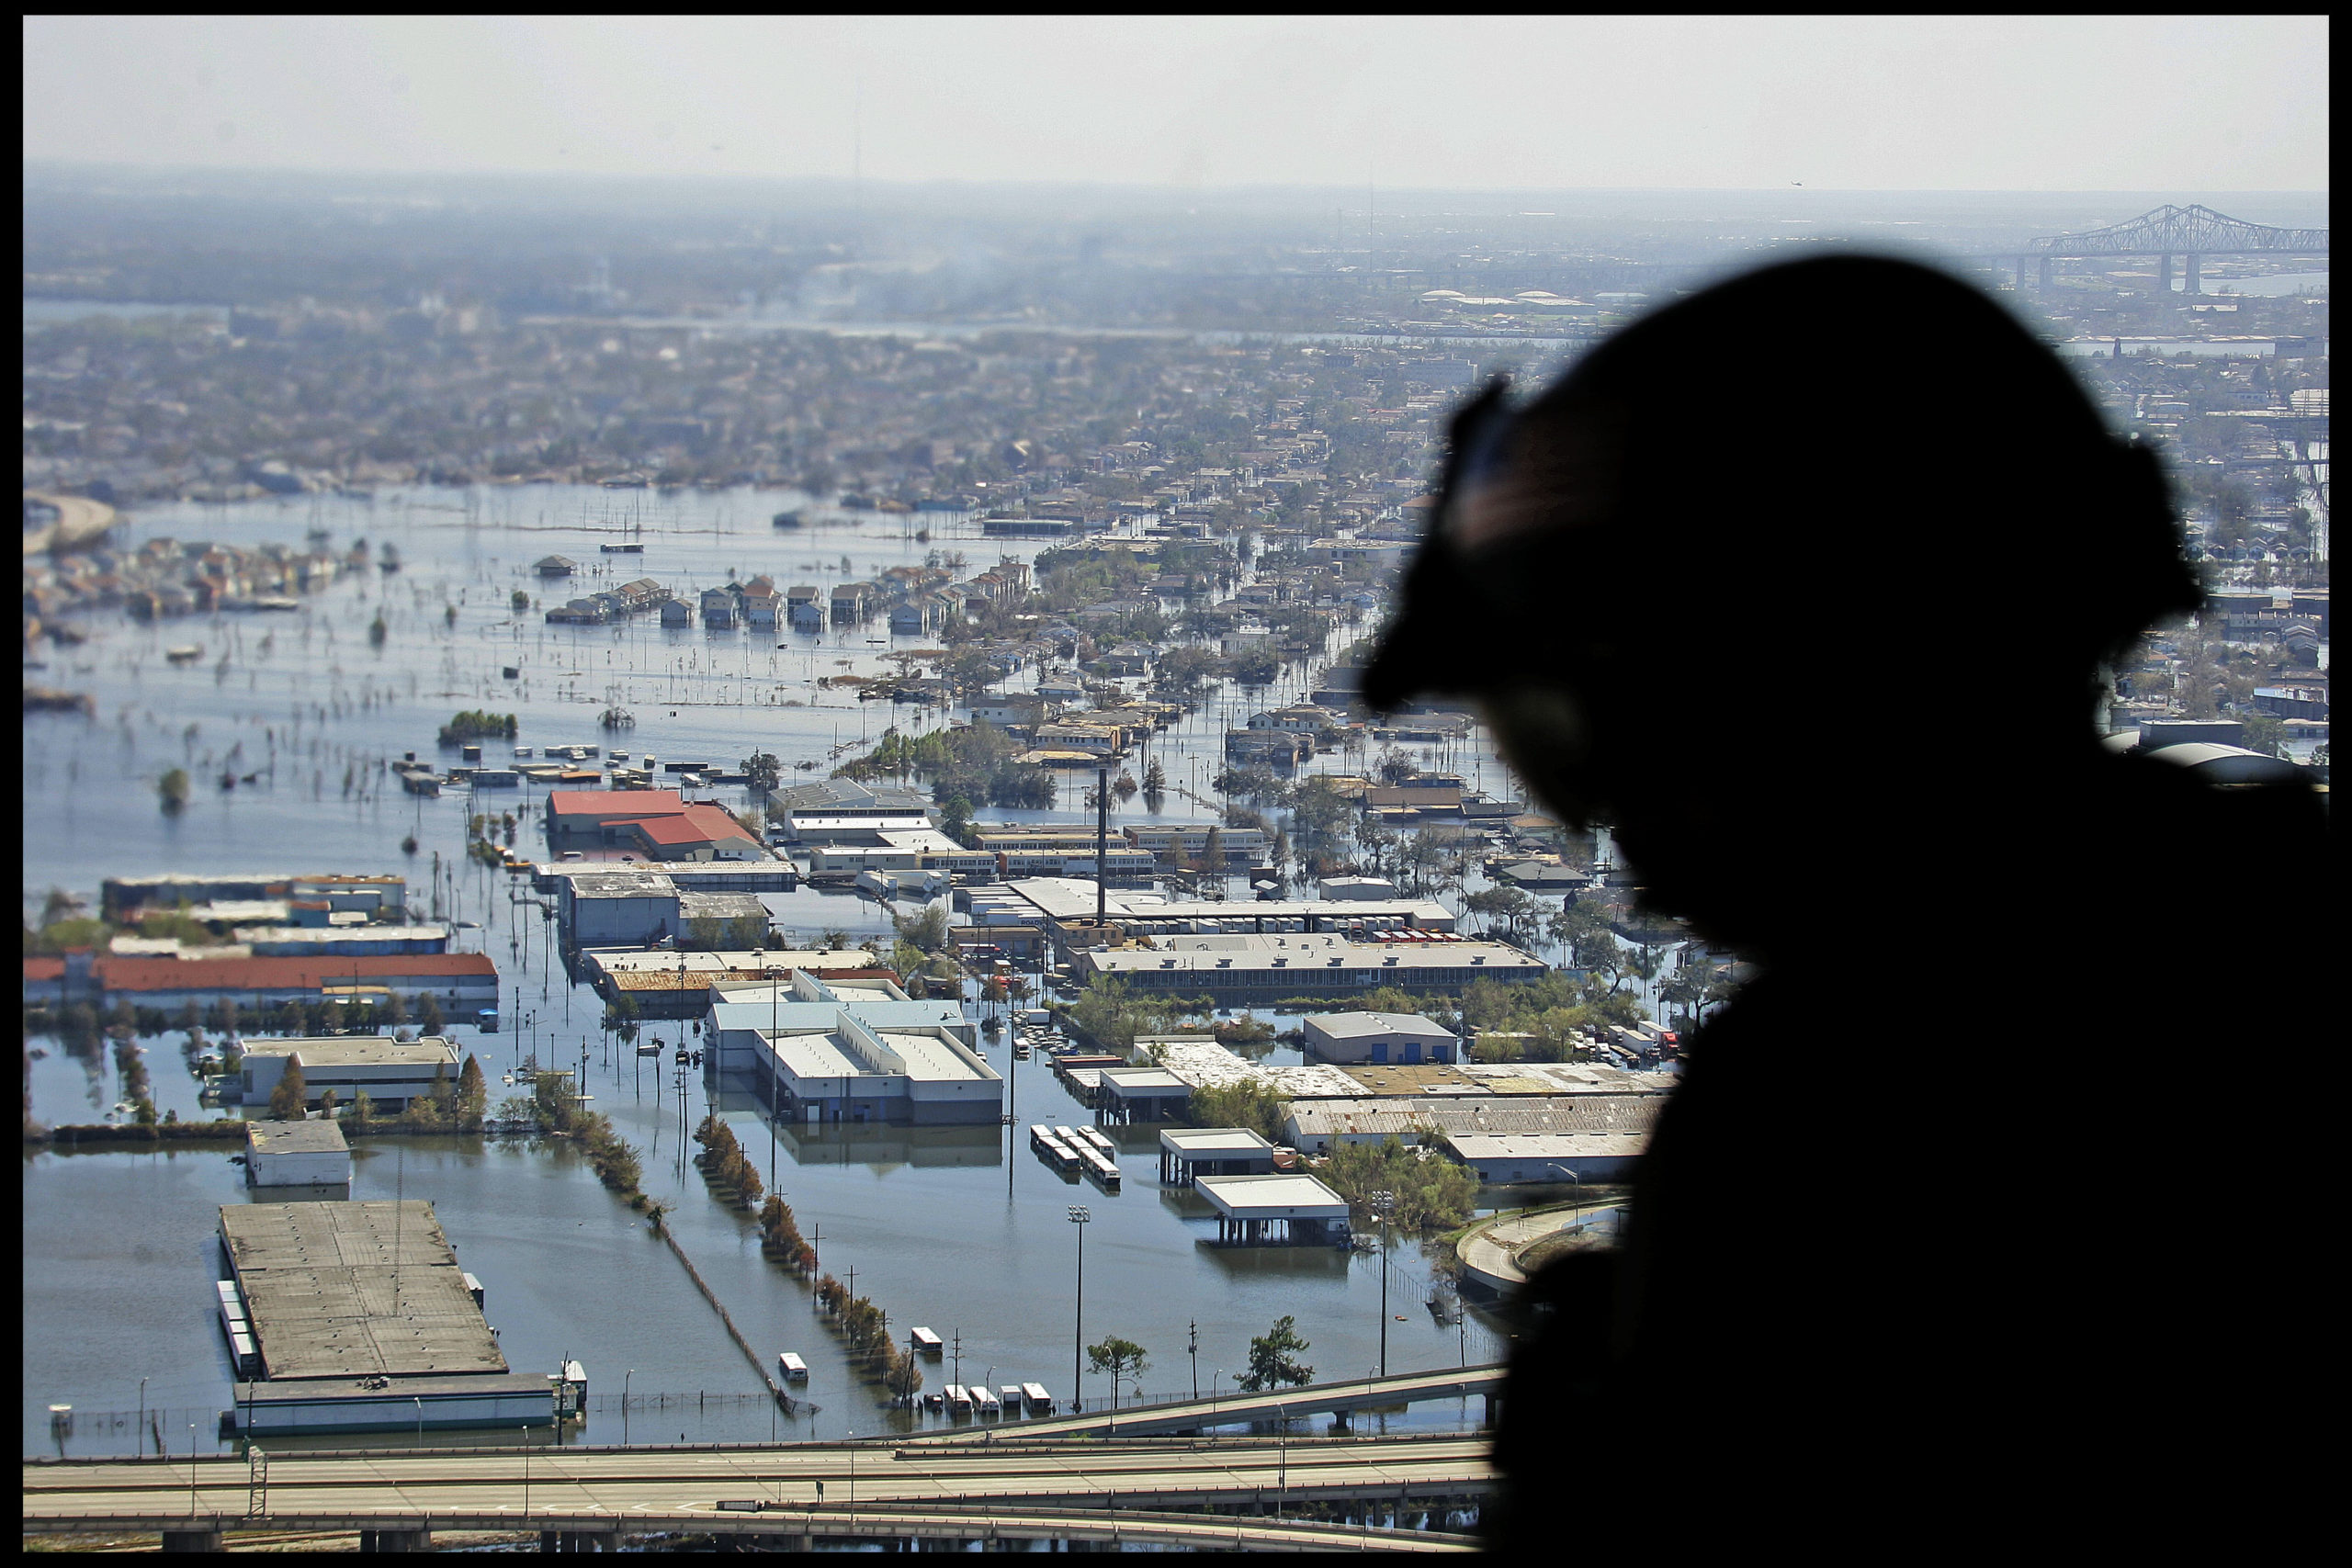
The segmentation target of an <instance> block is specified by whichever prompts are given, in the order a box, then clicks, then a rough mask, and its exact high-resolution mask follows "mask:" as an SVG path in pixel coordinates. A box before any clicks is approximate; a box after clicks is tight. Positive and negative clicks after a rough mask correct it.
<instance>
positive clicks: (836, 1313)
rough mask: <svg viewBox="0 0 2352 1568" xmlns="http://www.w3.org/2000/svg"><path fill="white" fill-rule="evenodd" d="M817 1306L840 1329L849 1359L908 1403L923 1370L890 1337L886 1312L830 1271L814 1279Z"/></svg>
mask: <svg viewBox="0 0 2352 1568" xmlns="http://www.w3.org/2000/svg"><path fill="white" fill-rule="evenodd" d="M817 1305H818V1307H819V1309H820V1311H823V1312H825V1313H827V1314H830V1315H831V1318H832V1320H833V1324H834V1326H835V1327H837V1328H838V1329H840V1330H841V1335H842V1339H843V1340H845V1341H846V1342H847V1344H848V1347H849V1354H850V1359H851V1361H852V1362H853V1363H854V1364H856V1365H860V1366H863V1367H865V1369H866V1370H867V1371H869V1372H871V1373H873V1374H875V1375H876V1376H878V1377H879V1378H880V1379H881V1380H882V1382H883V1385H884V1386H885V1387H887V1388H889V1389H892V1390H894V1391H896V1392H897V1393H898V1394H899V1397H900V1398H902V1399H905V1400H907V1401H908V1402H910V1403H911V1402H912V1401H913V1399H914V1396H915V1395H916V1394H917V1393H920V1392H921V1391H922V1368H920V1367H918V1366H916V1365H915V1359H914V1355H913V1353H912V1352H911V1351H908V1350H902V1349H900V1348H899V1347H898V1345H897V1344H895V1343H894V1342H893V1341H892V1340H891V1337H890V1320H889V1314H887V1313H885V1312H884V1311H883V1310H882V1309H881V1308H880V1307H877V1306H876V1305H875V1304H874V1303H873V1301H872V1300H871V1299H870V1298H868V1297H865V1296H853V1295H851V1294H850V1293H849V1287H847V1286H846V1285H843V1284H842V1282H841V1281H840V1280H836V1279H834V1278H833V1277H832V1276H831V1274H828V1275H826V1276H825V1277H824V1278H822V1279H820V1280H818V1281H817Z"/></svg>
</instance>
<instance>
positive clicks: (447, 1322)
mask: <svg viewBox="0 0 2352 1568" xmlns="http://www.w3.org/2000/svg"><path fill="white" fill-rule="evenodd" d="M220 1251H221V1256H222V1258H224V1259H225V1261H226V1262H227V1264H228V1267H229V1272H230V1276H231V1277H230V1280H229V1281H227V1282H228V1283H229V1284H230V1285H231V1286H232V1289H231V1290H229V1291H227V1292H221V1301H220V1306H221V1312H222V1314H223V1323H224V1325H227V1324H229V1323H230V1321H231V1317H230V1314H232V1311H233V1313H234V1314H235V1317H236V1320H237V1321H238V1322H240V1323H241V1324H242V1325H243V1329H242V1332H243V1333H244V1334H245V1335H246V1336H247V1337H249V1339H250V1341H251V1343H252V1344H253V1346H254V1364H253V1365H251V1366H248V1367H245V1368H241V1371H243V1372H246V1373H249V1374H254V1375H257V1376H258V1377H259V1378H260V1379H262V1380H266V1381H259V1382H240V1383H239V1384H238V1386H237V1405H236V1408H235V1409H234V1410H232V1411H229V1412H224V1419H225V1422H226V1424H228V1425H230V1426H232V1427H233V1428H234V1429H236V1430H238V1431H241V1432H244V1433H247V1434H249V1435H254V1436H266V1435H269V1434H272V1433H292V1432H322V1431H324V1432H333V1431H368V1430H376V1431H382V1430H398V1429H402V1428H409V1427H419V1428H427V1427H429V1428H445V1429H446V1428H448V1427H518V1426H547V1425H548V1424H549V1423H551V1422H553V1421H555V1420H556V1419H557V1418H558V1415H559V1411H560V1409H564V1408H569V1409H572V1410H577V1409H579V1408H581V1407H582V1404H581V1402H582V1399H583V1398H584V1395H585V1393H586V1377H585V1374H584V1373H583V1372H580V1371H578V1369H577V1367H576V1364H575V1365H574V1366H572V1367H568V1368H566V1369H565V1371H564V1372H563V1373H562V1374H561V1375H560V1376H555V1377H548V1376H541V1377H529V1376H524V1375H518V1374H516V1373H515V1372H514V1371H512V1370H511V1369H510V1368H509V1367H508V1365H507V1362H506V1358H505V1357H504V1356H503V1355H502V1354H501V1353H500V1351H499V1348H498V1341H497V1338H496V1337H495V1336H494V1335H492V1332H491V1329H490V1325H488V1323H487V1322H485V1321H484V1319H483V1317H482V1311H481V1304H480V1303H479V1302H478V1301H477V1300H476V1298H475V1295H474V1292H473V1291H472V1289H471V1288H470V1287H469V1276H467V1275H466V1274H465V1273H463V1272H462V1271H461V1270H460V1269H458V1259H457V1254H456V1253H455V1252H454V1251H453V1250H452V1249H451V1247H450V1246H449V1241H448V1237H447V1235H444V1234H443V1232H442V1229H441V1224H440V1222H439V1221H438V1220H437V1219H435V1217H434V1213H433V1205H432V1204H431V1203H429V1202H425V1201H422V1200H416V1199H411V1200H409V1201H404V1202H401V1201H367V1202H357V1203H350V1202H333V1203H254V1204H231V1205H223V1206H222V1207H221V1209H220Z"/></svg>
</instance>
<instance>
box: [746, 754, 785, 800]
mask: <svg viewBox="0 0 2352 1568" xmlns="http://www.w3.org/2000/svg"><path fill="white" fill-rule="evenodd" d="M743 782H744V783H745V784H748V785H750V786H751V790H752V799H754V800H764V799H765V798H767V795H768V792H769V791H771V790H773V789H775V787H776V786H777V785H778V784H782V783H783V782H784V761H783V760H782V759H781V758H779V757H777V756H776V755H775V753H774V752H770V751H754V752H752V754H751V755H750V756H748V757H746V758H744V759H743Z"/></svg>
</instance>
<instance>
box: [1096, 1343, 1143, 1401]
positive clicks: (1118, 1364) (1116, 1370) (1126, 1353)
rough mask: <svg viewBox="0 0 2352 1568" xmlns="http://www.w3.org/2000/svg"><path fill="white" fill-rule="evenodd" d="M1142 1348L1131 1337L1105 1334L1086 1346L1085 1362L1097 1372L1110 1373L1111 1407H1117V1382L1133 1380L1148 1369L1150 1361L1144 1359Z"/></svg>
mask: <svg viewBox="0 0 2352 1568" xmlns="http://www.w3.org/2000/svg"><path fill="white" fill-rule="evenodd" d="M1145 1354H1146V1352H1145V1350H1144V1348H1143V1347H1142V1346H1140V1345H1138V1344H1136V1342H1135V1341H1134V1340H1132V1339H1122V1338H1120V1337H1118V1336H1117V1335H1115V1334H1113V1335H1107V1336H1105V1337H1103V1340H1102V1342H1101V1343H1100V1344H1095V1345H1089V1346H1088V1347H1087V1348H1086V1364H1087V1365H1088V1366H1090V1367H1091V1368H1093V1369H1094V1371H1096V1372H1098V1373H1101V1372H1108V1373H1110V1374H1111V1408H1112V1409H1113V1410H1116V1409H1118V1408H1119V1383H1120V1381H1121V1380H1122V1379H1127V1380H1133V1379H1134V1378H1135V1377H1136V1374H1137V1373H1140V1372H1145V1371H1149V1370H1150V1369H1151V1363H1150V1362H1149V1361H1148V1360H1147V1359H1145Z"/></svg>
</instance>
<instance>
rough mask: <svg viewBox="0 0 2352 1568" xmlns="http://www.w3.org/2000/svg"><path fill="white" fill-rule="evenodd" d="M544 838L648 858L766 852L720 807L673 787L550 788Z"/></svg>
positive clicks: (740, 856)
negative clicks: (693, 799) (685, 795)
mask: <svg viewBox="0 0 2352 1568" xmlns="http://www.w3.org/2000/svg"><path fill="white" fill-rule="evenodd" d="M547 821H548V842H550V843H551V844H553V845H554V846H555V847H556V848H557V849H559V850H579V851H582V852H585V851H588V850H592V849H622V850H634V851H636V852H638V853H639V854H642V855H644V856H645V857H646V858H647V859H648V860H655V861H707V860H753V861H756V860H764V859H765V858H767V851H766V850H765V849H763V847H762V846H761V844H760V841H759V839H758V837H757V836H756V835H754V834H753V833H752V830H751V829H748V828H746V827H744V826H743V825H742V824H741V822H738V821H737V820H735V818H733V817H732V816H731V815H729V813H728V812H727V810H726V809H725V808H724V807H718V806H712V805H708V804H705V803H697V802H690V801H687V800H685V799H684V798H683V797H682V796H680V795H679V794H678V792H677V791H676V790H673V789H558V790H549V791H548V814H547Z"/></svg>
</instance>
